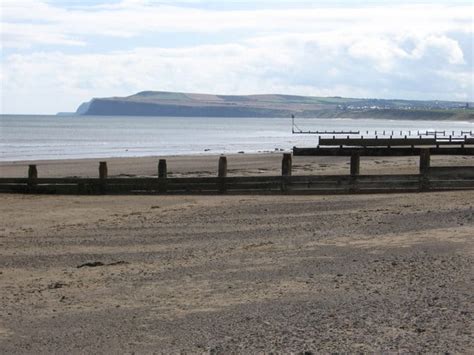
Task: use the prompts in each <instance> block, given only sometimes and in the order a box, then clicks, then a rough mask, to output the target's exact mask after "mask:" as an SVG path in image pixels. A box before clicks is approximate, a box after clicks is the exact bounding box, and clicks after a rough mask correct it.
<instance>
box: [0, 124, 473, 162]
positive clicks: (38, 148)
mask: <svg viewBox="0 0 474 355" xmlns="http://www.w3.org/2000/svg"><path fill="white" fill-rule="evenodd" d="M292 129H293V130H294V131H296V132H299V131H313V132H314V131H328V132H332V131H353V132H359V135H356V136H360V135H363V136H367V137H369V136H374V135H378V136H384V135H385V136H390V135H392V134H393V135H394V137H395V136H400V135H402V136H403V135H416V134H417V133H419V132H418V131H421V132H420V133H427V132H428V133H432V132H434V131H437V132H445V134H450V133H452V132H453V131H454V132H455V135H460V134H465V132H472V133H474V122H467V121H466V122H463V121H435V120H432V121H430V120H410V121H408V120H387V119H360V118H359V119H333V118H331V119H329V118H296V119H295V120H294V122H292V119H291V118H254V117H248V118H235V117H232V118H230V117H130V116H113V117H112V116H46V115H0V161H3V162H6V161H28V160H50V159H73V158H74V159H75V158H106V157H144V156H171V155H192V154H232V153H263V152H274V151H290V150H291V148H292V147H294V146H297V147H315V146H317V144H318V136H319V134H293V133H292ZM392 132H393V133H392ZM438 134H439V135H440V134H441V133H438ZM329 135H331V134H329Z"/></svg>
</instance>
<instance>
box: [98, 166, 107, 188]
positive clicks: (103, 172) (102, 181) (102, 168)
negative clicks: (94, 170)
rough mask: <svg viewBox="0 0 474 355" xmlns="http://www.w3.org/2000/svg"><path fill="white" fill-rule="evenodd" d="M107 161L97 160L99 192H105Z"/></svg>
mask: <svg viewBox="0 0 474 355" xmlns="http://www.w3.org/2000/svg"><path fill="white" fill-rule="evenodd" d="M107 175H108V169H107V162H106V161H101V162H99V179H100V187H99V189H100V193H102V194H105V193H106V192H107V181H106V180H107Z"/></svg>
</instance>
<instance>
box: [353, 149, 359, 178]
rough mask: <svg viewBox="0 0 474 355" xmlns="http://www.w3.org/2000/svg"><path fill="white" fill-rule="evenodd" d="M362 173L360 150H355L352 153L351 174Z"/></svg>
mask: <svg viewBox="0 0 474 355" xmlns="http://www.w3.org/2000/svg"><path fill="white" fill-rule="evenodd" d="M359 173H360V152H359V151H358V150H354V151H353V152H352V153H351V176H357V175H359Z"/></svg>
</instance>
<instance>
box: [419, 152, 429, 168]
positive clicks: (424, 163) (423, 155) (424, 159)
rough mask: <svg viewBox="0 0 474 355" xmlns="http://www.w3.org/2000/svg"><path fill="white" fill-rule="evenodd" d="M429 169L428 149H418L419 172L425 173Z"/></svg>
mask: <svg viewBox="0 0 474 355" xmlns="http://www.w3.org/2000/svg"><path fill="white" fill-rule="evenodd" d="M429 170H430V149H429V148H422V149H420V174H427V173H428V171H429Z"/></svg>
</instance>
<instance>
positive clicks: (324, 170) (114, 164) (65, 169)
mask: <svg viewBox="0 0 474 355" xmlns="http://www.w3.org/2000/svg"><path fill="white" fill-rule="evenodd" d="M159 159H166V160H167V166H168V174H169V176H171V177H173V176H174V177H179V176H215V175H217V164H218V159H219V156H218V155H195V156H169V157H158V156H157V157H143V158H101V159H72V160H43V161H31V162H0V177H25V176H27V173H28V164H37V167H38V176H39V177H67V176H80V177H97V176H98V174H99V170H98V167H99V162H100V161H107V166H108V173H109V176H156V175H157V170H158V169H157V165H158V160H159ZM227 160H228V175H229V176H245V175H280V174H281V160H282V153H277V152H275V153H267V154H235V155H227ZM431 161H432V165H433V166H447V165H474V158H473V157H469V156H432V157H431ZM418 164H419V157H362V158H361V174H417V173H418ZM293 174H294V175H311V174H315V175H319V174H349V157H293Z"/></svg>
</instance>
